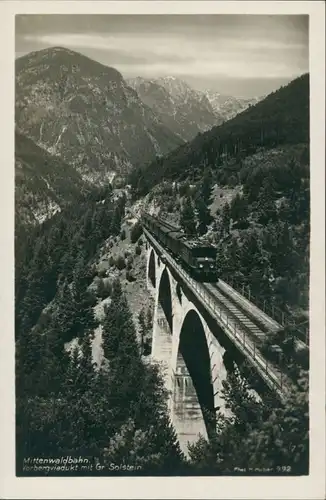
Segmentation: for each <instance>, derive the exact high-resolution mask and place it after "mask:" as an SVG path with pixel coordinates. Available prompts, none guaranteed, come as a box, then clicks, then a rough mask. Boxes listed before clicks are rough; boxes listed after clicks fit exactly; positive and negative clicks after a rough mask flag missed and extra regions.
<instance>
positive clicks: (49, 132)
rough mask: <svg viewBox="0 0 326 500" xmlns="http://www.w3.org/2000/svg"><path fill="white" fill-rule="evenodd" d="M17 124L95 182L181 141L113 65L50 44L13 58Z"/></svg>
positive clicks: (38, 142)
mask: <svg viewBox="0 0 326 500" xmlns="http://www.w3.org/2000/svg"><path fill="white" fill-rule="evenodd" d="M15 111H16V114H15V117H16V127H17V130H18V131H19V132H21V133H22V134H24V135H26V136H28V137H29V138H31V139H32V140H33V141H35V143H36V144H37V145H38V146H40V147H43V148H44V149H46V150H47V151H48V152H49V153H51V154H54V155H57V156H60V157H61V158H62V159H63V161H65V162H67V163H70V164H71V165H72V166H74V167H75V168H76V169H77V170H78V171H79V172H80V173H81V174H82V175H83V176H84V177H87V178H88V180H91V181H93V182H102V181H105V180H106V179H109V180H110V179H112V176H113V175H114V174H115V173H117V172H118V173H125V172H126V171H128V170H130V169H131V168H132V166H133V165H136V164H139V163H141V162H144V161H145V162H146V161H150V160H152V159H153V158H155V156H156V155H163V154H165V153H167V152H168V151H170V150H172V149H174V148H175V147H177V146H179V145H180V144H182V142H183V141H182V140H181V139H180V138H179V137H178V136H176V135H175V134H174V133H173V132H171V131H170V130H169V129H168V128H167V127H166V126H165V125H164V124H163V123H162V122H161V121H160V119H159V118H158V117H157V116H156V115H155V113H154V112H153V111H152V110H151V109H150V108H149V107H147V106H146V105H144V103H143V102H142V101H141V100H140V98H139V97H138V94H137V93H136V92H135V91H134V90H133V89H132V88H130V87H129V86H128V85H127V83H126V82H125V80H124V79H123V77H122V75H121V74H120V73H119V72H118V71H117V70H116V69H114V68H110V67H107V66H104V65H103V64H100V63H98V62H96V61H93V60H92V59H90V58H88V57H86V56H84V55H82V54H79V53H77V52H74V51H71V50H68V49H65V48H62V47H54V48H53V47H51V48H48V49H44V50H41V51H38V52H32V53H31V54H27V55H25V56H23V57H20V58H19V59H17V60H16V107H15Z"/></svg>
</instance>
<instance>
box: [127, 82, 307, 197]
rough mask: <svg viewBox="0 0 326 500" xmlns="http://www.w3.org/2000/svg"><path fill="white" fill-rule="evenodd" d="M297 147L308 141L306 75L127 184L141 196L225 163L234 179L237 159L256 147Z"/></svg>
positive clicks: (239, 162) (219, 168) (218, 168)
mask: <svg viewBox="0 0 326 500" xmlns="http://www.w3.org/2000/svg"><path fill="white" fill-rule="evenodd" d="M300 143H301V144H302V143H309V74H305V75H302V76H300V77H299V78H296V79H295V80H293V81H292V82H290V83H289V84H288V85H287V86H285V87H281V88H280V89H278V90H277V91H275V92H272V93H271V94H269V95H268V96H267V97H266V98H265V99H264V100H262V101H260V102H259V103H257V104H256V105H255V106H251V107H250V108H248V109H246V110H245V111H243V112H242V113H240V114H238V115H237V116H236V117H234V118H233V119H231V120H229V121H228V122H225V123H224V124H223V125H221V126H218V127H213V128H212V129H211V130H209V131H208V132H205V133H203V134H198V135H197V136H196V138H195V139H194V140H193V141H191V142H188V143H186V144H184V145H182V146H180V147H179V148H178V149H176V150H174V151H172V152H171V153H170V154H168V155H167V156H165V157H164V158H159V159H158V160H157V161H154V162H152V163H151V164H150V165H149V166H146V167H144V168H142V169H138V170H135V171H134V172H132V173H131V175H130V179H129V181H130V183H131V184H132V186H134V187H135V186H138V188H137V189H139V193H141V194H144V193H145V192H148V190H149V189H150V188H151V187H153V186H154V185H155V184H157V183H159V182H160V181H161V180H162V179H163V178H164V179H166V180H169V179H170V180H184V179H186V178H190V179H196V178H199V177H200V176H201V175H202V169H203V166H206V167H208V168H211V169H212V171H215V172H218V171H222V170H223V168H225V164H226V163H227V162H229V161H230V160H231V159H233V160H232V162H233V170H234V173H235V175H237V172H238V173H239V172H240V170H241V165H242V159H243V158H245V157H247V156H249V155H252V154H253V153H255V152H256V151H257V150H258V149H259V148H267V149H270V148H274V147H277V146H280V145H283V144H300Z"/></svg>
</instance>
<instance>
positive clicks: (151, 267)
mask: <svg viewBox="0 0 326 500" xmlns="http://www.w3.org/2000/svg"><path fill="white" fill-rule="evenodd" d="M148 277H149V279H150V282H151V284H152V286H153V288H156V269H155V253H154V250H153V249H151V251H150V255H149V264H148Z"/></svg>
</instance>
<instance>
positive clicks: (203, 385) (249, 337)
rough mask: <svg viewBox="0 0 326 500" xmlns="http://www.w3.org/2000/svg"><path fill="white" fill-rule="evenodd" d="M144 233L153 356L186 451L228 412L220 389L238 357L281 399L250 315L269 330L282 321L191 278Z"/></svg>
mask: <svg viewBox="0 0 326 500" xmlns="http://www.w3.org/2000/svg"><path fill="white" fill-rule="evenodd" d="M144 234H145V237H146V249H147V270H146V277H147V287H148V290H149V291H150V293H151V294H152V296H153V298H154V302H155V307H154V319H153V336H152V353H151V356H152V359H153V360H155V361H157V362H159V363H160V364H161V366H162V373H163V377H164V382H165V386H166V388H167V390H168V391H169V399H168V405H169V411H170V415H171V420H172V422H173V424H174V427H175V429H176V431H177V434H178V438H179V442H180V445H181V448H182V449H183V451H185V452H187V443H188V442H194V441H196V440H197V439H198V437H199V434H201V435H203V436H204V437H205V438H209V436H210V433H211V432H213V430H214V419H213V418H212V416H214V414H215V412H216V411H217V410H220V411H222V412H224V413H225V414H227V412H228V410H227V409H226V408H225V405H224V400H223V398H221V389H222V387H223V381H224V380H225V379H226V377H227V373H228V370H230V369H232V367H233V364H234V363H237V360H240V362H241V359H243V358H245V359H248V360H249V361H250V363H251V364H252V366H253V367H254V368H255V369H256V371H257V374H258V376H259V377H260V379H261V381H262V385H263V386H264V387H266V388H267V389H269V390H272V391H274V392H275V393H276V395H277V396H278V397H279V398H281V399H283V398H284V397H285V396H286V392H287V390H288V387H289V386H288V380H287V378H286V375H284V374H283V373H282V371H280V369H278V368H277V367H276V366H273V365H271V364H270V363H269V362H268V361H267V360H266V359H264V357H263V356H262V354H261V353H260V352H259V350H258V349H257V348H256V343H255V340H254V338H255V335H258V334H259V333H263V332H262V329H261V326H257V323H254V322H253V321H252V319H253V317H254V316H255V315H257V317H259V321H260V325H261V324H262V322H265V325H266V326H267V327H269V328H270V329H271V330H272V329H273V328H274V329H275V328H278V327H279V326H280V325H277V324H275V322H274V321H273V320H271V318H269V317H268V316H266V315H265V314H264V313H262V311H260V310H259V309H258V308H256V307H255V306H254V305H253V304H251V303H249V301H245V299H243V298H242V297H241V296H238V295H239V294H237V292H235V291H234V290H233V289H231V287H228V285H226V284H224V283H223V282H222V284H221V287H222V286H225V287H226V291H227V292H228V293H229V294H230V295H229V296H227V294H226V293H225V294H224V295H221V293H220V292H218V291H214V289H213V288H212V285H211V286H210V288H209V287H208V285H207V284H203V283H198V282H196V281H195V280H194V279H192V278H191V277H190V276H189V275H188V274H187V273H186V271H185V270H184V269H183V268H182V267H181V265H180V264H179V263H177V262H176V261H175V259H174V258H173V256H172V255H171V254H170V253H169V252H168V251H167V250H166V249H164V248H163V247H162V246H161V245H160V243H159V242H158V241H157V240H156V239H155V237H154V236H153V235H152V234H151V233H150V232H148V231H147V230H146V229H145V228H144ZM228 288H230V290H229V289H228ZM214 294H215V295H214ZM231 295H232V306H230V303H231V298H230V297H231ZM240 306H241V307H240ZM246 307H247V309H248V311H247V313H245V312H244V311H245V308H246Z"/></svg>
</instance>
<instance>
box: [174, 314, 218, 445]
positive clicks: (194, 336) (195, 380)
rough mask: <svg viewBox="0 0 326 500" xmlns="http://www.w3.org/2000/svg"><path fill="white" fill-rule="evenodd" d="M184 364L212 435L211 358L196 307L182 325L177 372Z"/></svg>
mask: <svg viewBox="0 0 326 500" xmlns="http://www.w3.org/2000/svg"><path fill="white" fill-rule="evenodd" d="M182 366H183V367H184V369H186V370H187V371H188V373H189V375H190V377H191V380H192V384H193V388H194V389H195V391H196V394H197V398H198V403H199V405H200V408H201V411H202V415H203V419H204V422H205V426H206V430H207V434H208V435H210V434H211V432H212V431H213V429H214V414H215V412H214V390H213V384H212V374H211V359H210V355H209V349H208V345H207V339H206V334H205V330H204V326H203V323H202V320H201V318H200V316H199V314H198V312H197V311H196V310H194V309H190V310H189V311H188V312H187V314H186V316H185V317H184V320H183V323H182V326H181V331H180V337H179V349H178V356H177V372H178V368H179V370H180V367H182Z"/></svg>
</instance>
